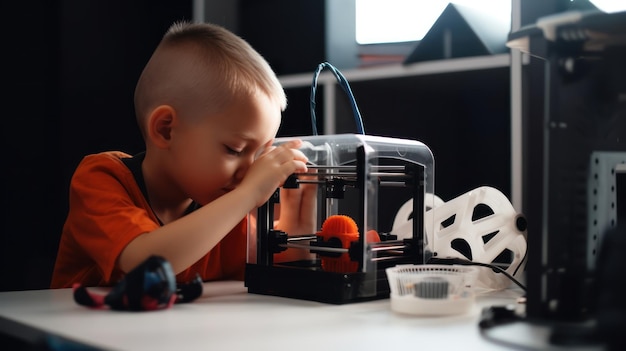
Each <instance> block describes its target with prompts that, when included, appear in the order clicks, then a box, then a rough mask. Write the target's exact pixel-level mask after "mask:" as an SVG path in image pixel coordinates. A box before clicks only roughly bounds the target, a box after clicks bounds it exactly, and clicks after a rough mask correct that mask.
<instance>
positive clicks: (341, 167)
mask: <svg viewBox="0 0 626 351" xmlns="http://www.w3.org/2000/svg"><path fill="white" fill-rule="evenodd" d="M307 168H310V169H349V170H356V166H323V165H321V166H316V165H307ZM370 168H372V169H376V170H379V171H382V170H386V171H404V170H405V167H404V166H393V165H389V166H381V165H371V166H370Z"/></svg>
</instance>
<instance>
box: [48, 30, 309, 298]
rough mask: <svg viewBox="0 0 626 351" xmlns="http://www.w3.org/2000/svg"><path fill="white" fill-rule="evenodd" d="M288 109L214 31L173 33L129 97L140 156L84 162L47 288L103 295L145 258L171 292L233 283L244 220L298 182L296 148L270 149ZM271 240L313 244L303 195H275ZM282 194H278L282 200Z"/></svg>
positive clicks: (249, 59) (252, 55) (272, 80)
mask: <svg viewBox="0 0 626 351" xmlns="http://www.w3.org/2000/svg"><path fill="white" fill-rule="evenodd" d="M285 106H286V98H285V93H284V91H283V89H282V87H281V86H280V83H279V81H278V79H277V78H276V75H275V74H274V72H273V71H272V70H271V68H270V67H269V65H268V64H267V62H266V61H265V60H264V59H263V58H262V57H261V56H260V55H259V54H258V53H257V52H256V51H255V50H254V49H252V48H251V47H250V46H249V45H248V44H247V43H246V42H245V41H244V40H242V39H241V38H239V37H237V36H236V35H234V34H233V33H231V32H229V31H227V30H225V29H223V28H221V27H219V26H215V25H210V24H191V23H176V24H174V25H172V26H171V27H170V28H169V29H168V31H167V32H166V34H165V35H164V37H163V39H162V41H161V43H160V44H159V45H158V47H157V48H156V50H155V52H154V53H153V55H152V57H151V58H150V60H149V62H148V64H147V65H146V67H145V68H144V70H143V72H142V74H141V76H140V78H139V81H138V83H137V87H136V89H135V110H136V115H137V121H138V124H139V127H140V130H141V132H142V135H143V138H144V140H145V145H146V150H145V152H144V153H141V154H138V155H135V156H132V157H131V156H130V155H127V154H125V153H122V152H117V151H112V152H104V153H100V154H96V155H89V156H86V157H85V158H84V159H83V160H82V162H81V163H80V165H79V166H78V167H77V169H76V171H75V173H74V176H73V177H72V181H71V184H70V209H69V213H68V217H67V219H66V222H65V225H64V228H63V233H62V236H61V241H60V245H59V251H58V255H57V260H56V264H55V268H54V272H53V277H52V283H51V287H52V288H61V287H71V286H72V284H73V283H81V284H82V285H84V286H110V285H113V284H115V283H116V282H118V281H119V280H120V279H121V278H122V277H123V274H124V273H126V272H129V271H130V270H132V269H133V268H134V267H135V266H137V265H138V264H140V263H141V262H143V261H144V260H145V259H146V258H148V257H149V256H150V255H160V256H162V257H164V258H165V259H167V260H168V261H169V262H170V264H171V265H172V268H173V270H174V272H175V273H176V275H177V276H176V278H177V280H178V281H179V282H185V281H189V280H191V279H192V278H194V277H195V275H196V273H198V274H200V276H201V277H202V279H203V280H216V279H243V274H244V268H245V259H246V224H247V222H246V215H247V214H248V213H249V212H250V211H252V210H254V209H255V208H256V207H258V206H260V205H262V204H263V203H264V202H265V201H267V200H268V199H269V197H270V196H271V194H272V193H273V192H274V191H275V190H276V188H278V187H279V186H280V185H281V184H282V183H283V182H284V181H285V179H286V178H287V177H288V176H289V175H290V174H292V173H295V172H306V170H307V167H306V162H307V159H306V157H305V156H304V155H303V154H302V153H301V152H300V151H299V150H298V147H299V146H300V141H293V142H289V143H285V144H283V145H281V146H279V147H272V141H273V139H274V137H275V136H276V133H277V131H278V127H279V124H280V119H281V111H282V110H284V108H285ZM281 191H283V192H285V195H284V196H281V202H282V206H281V208H282V212H281V218H280V221H279V222H278V223H279V224H278V225H277V228H280V229H281V230H284V231H286V232H288V233H290V234H291V233H294V234H297V233H313V232H314V231H315V228H313V223H314V218H313V215H312V213H313V210H312V205H311V202H310V201H312V200H310V201H303V199H305V200H307V199H311V198H312V197H313V196H314V195H313V191H312V189H310V188H307V187H306V186H303V187H301V189H293V190H288V191H287V190H281ZM287 192H288V193H287Z"/></svg>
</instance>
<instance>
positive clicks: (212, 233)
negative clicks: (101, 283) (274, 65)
mask: <svg viewBox="0 0 626 351" xmlns="http://www.w3.org/2000/svg"><path fill="white" fill-rule="evenodd" d="M299 145H300V141H299V140H294V141H292V142H289V143H286V144H284V145H281V146H279V147H276V148H273V149H272V150H271V151H268V152H267V153H266V154H264V155H263V156H261V157H259V159H257V160H256V161H255V162H254V164H252V166H251V167H250V169H249V170H248V172H247V174H246V176H245V178H244V179H243V181H242V183H241V184H240V185H239V186H238V187H237V188H235V189H234V190H232V191H231V192H229V193H227V194H225V195H223V196H221V197H219V198H218V199H216V200H215V201H213V202H211V203H208V204H206V205H205V206H203V207H202V208H199V209H198V210H196V211H194V212H192V213H190V214H188V215H186V216H184V217H182V218H180V219H178V220H175V221H173V222H171V223H168V224H166V225H164V226H162V227H160V228H158V229H156V230H154V231H152V232H150V233H146V234H143V235H140V236H139V237H137V238H136V239H135V240H133V241H131V242H130V243H129V244H128V245H127V246H126V247H125V248H124V250H123V251H122V253H121V254H120V257H119V259H118V264H119V267H120V268H121V269H122V270H123V271H125V272H128V271H130V270H131V269H133V268H134V267H135V266H137V265H138V264H139V263H141V262H143V261H144V260H145V259H146V258H148V257H149V256H150V255H160V256H162V257H164V258H165V259H167V260H168V261H169V262H170V264H171V265H172V268H173V270H174V272H175V273H180V272H182V271H183V270H185V269H187V268H188V267H189V266H191V265H192V264H193V263H195V262H196V261H197V260H199V259H200V258H202V256H204V255H205V254H206V253H207V252H209V251H210V250H211V249H212V248H213V247H215V245H217V243H218V242H220V240H222V239H223V238H224V236H226V234H228V233H229V232H230V231H231V230H232V228H234V227H235V226H236V225H237V224H238V223H239V222H240V221H241V219H242V218H245V217H246V215H247V214H248V213H249V212H250V211H251V210H252V209H254V208H256V207H258V206H260V205H261V204H263V203H264V202H265V201H266V200H267V199H269V197H270V196H271V195H272V193H273V192H274V191H275V190H276V188H278V187H279V186H280V185H282V183H283V182H284V181H285V179H287V177H288V176H289V175H291V174H292V173H295V172H306V164H305V163H306V157H305V156H304V155H303V154H302V153H301V152H300V151H299V150H297V148H298V147H299Z"/></svg>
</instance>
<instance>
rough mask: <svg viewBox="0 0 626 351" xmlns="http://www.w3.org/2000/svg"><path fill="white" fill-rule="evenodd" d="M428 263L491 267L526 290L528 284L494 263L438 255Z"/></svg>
mask: <svg viewBox="0 0 626 351" xmlns="http://www.w3.org/2000/svg"><path fill="white" fill-rule="evenodd" d="M428 263H430V264H458V265H463V266H480V267H487V268H491V269H493V270H495V271H498V273H502V274H504V275H505V276H506V277H507V278H509V279H510V280H511V281H512V282H513V283H515V285H517V286H519V287H520V288H522V290H524V291H526V286H524V284H522V283H520V282H519V281H518V280H517V279H515V278H514V277H513V276H512V275H510V274H509V273H507V272H506V271H505V270H504V269H502V268H500V267H498V266H496V265H493V264H489V263H482V262H473V261H469V260H464V259H461V258H438V257H432V258H431V259H430V260H428Z"/></svg>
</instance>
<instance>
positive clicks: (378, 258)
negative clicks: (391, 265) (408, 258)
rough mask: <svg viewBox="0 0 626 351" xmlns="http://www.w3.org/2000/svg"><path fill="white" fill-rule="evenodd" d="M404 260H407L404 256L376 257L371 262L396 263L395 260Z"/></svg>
mask: <svg viewBox="0 0 626 351" xmlns="http://www.w3.org/2000/svg"><path fill="white" fill-rule="evenodd" d="M402 258H405V257H404V256H385V257H375V258H372V259H371V261H372V262H379V261H395V260H400V259H402Z"/></svg>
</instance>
